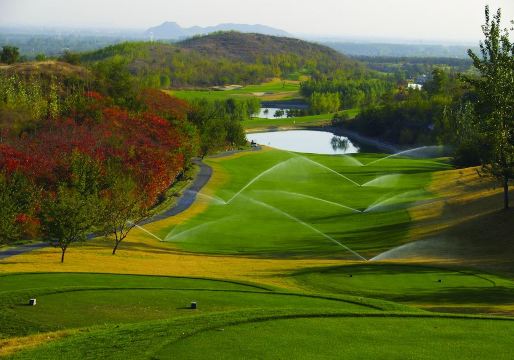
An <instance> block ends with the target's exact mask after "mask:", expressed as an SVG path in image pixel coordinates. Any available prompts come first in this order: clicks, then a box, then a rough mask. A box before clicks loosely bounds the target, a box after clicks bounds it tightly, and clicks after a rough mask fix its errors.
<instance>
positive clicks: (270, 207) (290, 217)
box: [247, 198, 368, 261]
mask: <svg viewBox="0 0 514 360" xmlns="http://www.w3.org/2000/svg"><path fill="white" fill-rule="evenodd" d="M247 199H248V200H250V201H251V202H253V203H255V204H257V205H261V206H263V207H265V208H268V209H270V210H271V211H274V212H276V213H279V214H281V215H284V216H285V217H287V218H289V219H291V220H293V221H296V222H297V223H299V224H301V225H303V226H305V227H307V228H309V229H311V230H312V231H314V232H316V233H318V234H320V235H321V236H323V237H324V238H326V239H328V240H330V241H332V242H333V243H336V244H337V245H339V246H341V247H342V248H344V249H346V250H348V251H349V252H351V253H352V254H353V255H355V256H356V257H358V258H359V259H361V260H364V261H368V259H366V258H365V257H364V256H362V255H360V254H359V253H357V252H355V251H353V250H352V249H350V248H349V247H348V246H346V245H344V244H342V243H340V242H339V241H337V240H336V239H334V238H333V237H331V236H329V235H327V234H325V233H324V232H321V231H319V230H318V229H316V228H315V227H313V226H312V225H309V224H307V223H306V222H304V221H302V220H300V219H298V218H296V217H294V216H293V215H291V214H288V213H286V212H285V211H282V210H280V209H277V208H276V207H274V206H271V205H269V204H266V203H263V202H261V201H258V200H255V199H251V198H247Z"/></svg>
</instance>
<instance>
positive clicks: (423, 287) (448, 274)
mask: <svg viewBox="0 0 514 360" xmlns="http://www.w3.org/2000/svg"><path fill="white" fill-rule="evenodd" d="M293 277H294V278H295V280H296V281H298V282H299V283H300V284H301V285H302V286H303V287H304V288H305V289H308V290H310V291H313V292H316V293H344V294H353V295H356V296H372V297H376V298H381V299H387V300H390V301H395V302H400V303H403V304H408V305H414V306H417V307H421V308H423V309H427V310H433V311H452V312H456V311H457V312H470V313H499V314H502V313H506V314H509V313H512V310H513V309H514V282H513V281H511V280H509V279H506V278H503V277H499V276H497V275H492V274H486V273H482V272H479V271H472V270H452V269H444V268H440V267H434V266H419V265H409V264H390V263H369V264H365V265H347V266H336V267H324V268H317V269H316V268H314V269H305V270H301V271H299V272H297V273H296V274H294V275H293Z"/></svg>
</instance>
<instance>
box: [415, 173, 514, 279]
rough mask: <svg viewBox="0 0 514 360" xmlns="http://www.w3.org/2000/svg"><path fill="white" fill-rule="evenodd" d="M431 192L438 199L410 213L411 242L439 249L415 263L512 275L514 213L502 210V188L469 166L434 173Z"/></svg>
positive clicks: (417, 206) (430, 187)
mask: <svg viewBox="0 0 514 360" xmlns="http://www.w3.org/2000/svg"><path fill="white" fill-rule="evenodd" d="M428 190H429V191H431V192H432V193H434V194H435V195H436V196H437V200H435V201H432V202H429V203H424V204H419V205H416V206H413V207H412V208H411V209H410V216H411V218H412V220H413V222H412V225H411V229H410V233H409V240H411V241H413V240H419V239H434V241H435V242H437V243H438V244H439V245H438V249H434V251H433V253H432V256H430V259H428V258H418V259H417V261H424V262H434V263H441V262H444V263H452V264H455V265H462V266H469V267H478V268H481V269H484V270H488V271H501V272H503V273H506V274H512V273H514V264H512V258H514V242H513V241H512V233H513V230H514V213H513V212H511V211H503V210H502V206H503V198H502V197H503V189H501V188H500V187H498V186H496V184H495V182H494V181H493V180H491V179H490V178H484V177H481V176H480V175H479V173H478V169H477V168H467V169H456V170H449V171H442V172H438V173H435V174H434V175H433V179H432V182H431V184H430V186H429V188H428ZM445 245H447V246H446V247H445ZM450 249H451V250H450ZM410 261H412V259H411V260H410Z"/></svg>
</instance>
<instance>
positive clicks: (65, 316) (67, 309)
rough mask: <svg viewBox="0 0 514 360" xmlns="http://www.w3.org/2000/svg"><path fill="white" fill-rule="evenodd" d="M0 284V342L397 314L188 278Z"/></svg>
mask: <svg viewBox="0 0 514 360" xmlns="http://www.w3.org/2000/svg"><path fill="white" fill-rule="evenodd" d="M0 281H1V283H2V285H3V286H2V291H1V292H0V338H1V337H2V336H16V335H18V336H20V335H26V334H30V333H34V332H39V331H56V330H63V329H69V328H81V327H87V326H95V325H104V324H118V323H130V322H141V321H149V320H157V319H169V318H175V317H183V316H191V315H199V314H206V313H210V312H222V311H233V310H240V309H261V310H264V309H275V308H281V309H323V308H330V309H337V310H345V311H368V312H369V311H371V312H374V311H380V310H381V309H382V308H386V309H387V308H394V309H401V307H396V306H395V305H394V304H388V303H385V302H381V301H372V300H368V301H366V300H358V299H357V298H354V297H351V296H350V297H345V296H313V295H305V294H295V293H285V292H278V291H270V290H267V289H265V288H262V287H258V286H252V285H246V284H238V283H233V282H225V281H215V280H207V279H193V278H173V277H158V276H131V275H109V274H73V273H71V274H59V273H57V274H19V275H17V274H13V275H7V276H1V277H0ZM30 298H36V299H37V306H28V305H27V303H28V299H30ZM192 301H196V302H197V303H198V309H197V310H196V311H192V310H191V309H189V306H190V304H191V302H192Z"/></svg>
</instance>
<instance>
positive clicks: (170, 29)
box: [145, 21, 288, 40]
mask: <svg viewBox="0 0 514 360" xmlns="http://www.w3.org/2000/svg"><path fill="white" fill-rule="evenodd" d="M218 31H238V32H242V33H259V34H264V35H275V36H288V33H287V32H285V31H283V30H280V29H275V28H272V27H269V26H265V25H259V24H256V25H247V24H220V25H216V26H208V27H200V26H193V27H188V28H183V27H181V26H180V25H179V24H177V23H176V22H170V21H167V22H165V23H162V24H161V25H159V26H155V27H152V28H150V29H148V30H146V32H145V34H146V35H147V36H153V38H154V39H156V40H180V39H185V38H188V37H193V36H197V35H208V34H211V33H214V32H218Z"/></svg>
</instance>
